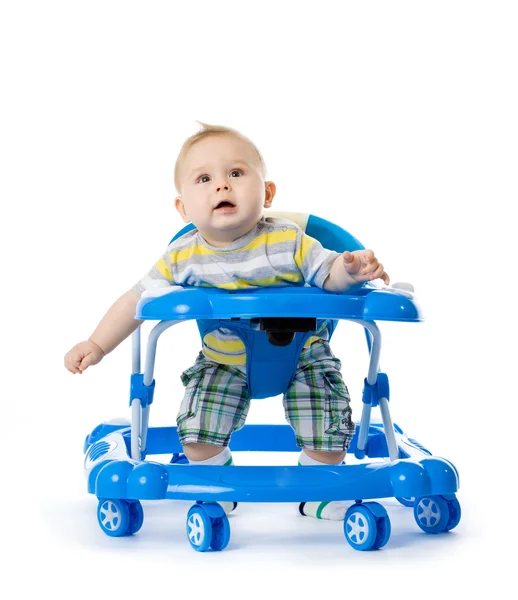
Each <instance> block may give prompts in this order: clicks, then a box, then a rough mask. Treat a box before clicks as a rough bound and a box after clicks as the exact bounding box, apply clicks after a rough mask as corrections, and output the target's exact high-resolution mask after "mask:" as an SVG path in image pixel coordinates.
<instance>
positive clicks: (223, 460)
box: [189, 446, 234, 467]
mask: <svg viewBox="0 0 518 600" xmlns="http://www.w3.org/2000/svg"><path fill="white" fill-rule="evenodd" d="M189 464H190V465H215V466H221V467H226V466H228V465H232V464H234V462H233V460H232V454H231V452H230V448H229V447H228V446H225V447H224V448H223V450H222V451H221V452H220V453H219V454H216V456H212V457H211V458H206V459H205V460H191V459H189Z"/></svg>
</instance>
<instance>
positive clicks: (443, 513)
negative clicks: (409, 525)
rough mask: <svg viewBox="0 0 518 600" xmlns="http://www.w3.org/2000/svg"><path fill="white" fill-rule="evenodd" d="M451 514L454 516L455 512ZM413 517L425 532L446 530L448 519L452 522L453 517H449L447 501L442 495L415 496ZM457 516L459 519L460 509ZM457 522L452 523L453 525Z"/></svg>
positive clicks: (455, 515)
mask: <svg viewBox="0 0 518 600" xmlns="http://www.w3.org/2000/svg"><path fill="white" fill-rule="evenodd" d="M452 516H453V517H454V518H456V517H457V513H455V514H454V515H452ZM414 518H415V520H416V523H417V524H418V525H419V527H420V528H421V529H422V530H423V531H424V532H425V533H441V532H442V531H447V529H446V528H447V526H448V525H449V523H450V521H452V523H454V519H453V518H451V517H450V508H449V506H448V501H447V500H446V499H445V498H444V496H423V497H422V498H417V499H416V501H415V504H414ZM458 518H459V519H460V509H459V511H458ZM457 523H458V520H457ZM457 523H454V524H453V527H454V526H455V525H456V524H457ZM451 528H452V527H451Z"/></svg>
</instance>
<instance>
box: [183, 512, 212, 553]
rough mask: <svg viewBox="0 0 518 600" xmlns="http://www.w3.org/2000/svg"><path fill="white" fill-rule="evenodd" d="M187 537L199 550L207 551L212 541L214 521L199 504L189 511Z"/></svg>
mask: <svg viewBox="0 0 518 600" xmlns="http://www.w3.org/2000/svg"><path fill="white" fill-rule="evenodd" d="M187 539H188V540H189V544H191V546H192V547H193V548H194V549H195V550H196V551H197V552H205V551H206V550H208V549H209V546H210V542H211V541H212V523H211V520H210V517H209V515H208V514H207V512H206V511H205V510H204V509H203V507H202V506H200V505H199V504H195V505H194V506H192V507H191V508H190V510H189V512H188V513H187Z"/></svg>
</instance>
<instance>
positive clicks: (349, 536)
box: [344, 504, 378, 550]
mask: <svg viewBox="0 0 518 600" xmlns="http://www.w3.org/2000/svg"><path fill="white" fill-rule="evenodd" d="M377 533H378V528H377V525H376V518H375V517H374V515H373V514H372V512H371V511H370V510H369V509H368V508H367V507H366V506H362V505H361V504H354V505H353V506H351V507H350V508H349V509H348V511H347V512H346V513H345V519H344V534H345V539H346V540H347V541H348V542H349V544H350V545H351V546H352V547H353V548H354V549H355V550H370V549H371V548H373V547H374V543H375V541H376V536H377Z"/></svg>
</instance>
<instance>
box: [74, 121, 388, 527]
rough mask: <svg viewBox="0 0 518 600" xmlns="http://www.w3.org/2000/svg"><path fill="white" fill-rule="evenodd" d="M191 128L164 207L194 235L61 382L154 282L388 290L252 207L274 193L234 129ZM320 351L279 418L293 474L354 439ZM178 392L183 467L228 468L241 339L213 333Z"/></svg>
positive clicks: (355, 256)
mask: <svg viewBox="0 0 518 600" xmlns="http://www.w3.org/2000/svg"><path fill="white" fill-rule="evenodd" d="M201 125H202V129H201V130H200V131H199V132H197V133H196V134H194V135H193V136H191V137H190V138H188V139H187V140H186V141H185V142H184V144H183V146H182V148H181V150H180V153H179V156H178V159H177V161H176V166H175V185H176V188H177V192H178V194H179V195H178V196H177V198H176V200H175V206H176V209H177V211H178V212H179V213H180V215H181V217H182V219H183V220H184V221H185V222H186V223H189V222H192V223H193V224H194V225H195V227H196V229H193V230H191V231H189V232H188V233H186V234H184V235H183V236H181V237H179V238H177V239H176V240H175V241H174V242H173V243H171V244H170V246H169V247H168V248H167V251H166V253H165V254H164V255H163V256H162V257H160V259H159V260H158V261H157V262H156V263H155V265H154V266H153V267H152V269H151V270H150V271H149V272H148V273H147V274H146V275H145V276H144V277H143V278H142V279H140V281H138V282H137V284H136V285H135V286H134V287H133V288H132V289H130V290H129V291H127V292H126V293H125V294H123V295H122V296H121V297H120V298H119V299H118V300H117V301H116V302H115V303H114V304H113V306H112V307H111V308H110V309H109V310H108V312H107V313H106V315H105V316H104V317H103V319H102V320H101V322H100V323H99V325H98V326H97V328H96V329H95V331H94V332H93V333H92V335H91V336H90V338H89V339H88V340H87V341H84V342H81V343H79V344H77V345H76V346H74V347H73V348H72V349H71V350H70V351H69V352H68V353H67V354H66V356H65V366H66V368H67V369H68V370H69V371H70V372H71V373H79V374H81V373H83V372H84V371H85V370H86V369H87V368H88V367H89V366H91V365H95V364H97V363H98V362H100V361H101V360H102V358H103V357H104V356H105V355H106V354H108V353H109V352H111V351H112V350H113V349H114V348H116V347H117V346H118V345H119V344H120V343H121V342H122V341H123V340H124V339H126V338H127V337H128V336H129V335H130V334H131V333H132V332H133V331H134V330H135V329H136V328H137V327H139V325H140V324H141V321H137V320H135V318H134V315H135V309H136V306H137V303H138V301H139V298H140V296H141V294H142V293H143V292H144V290H146V289H151V288H153V287H157V285H164V284H166V283H165V282H167V283H169V284H172V285H183V286H205V287H207V286H209V287H219V288H222V289H226V290H242V289H247V288H257V287H272V286H273V287H280V286H287V285H297V286H303V285H305V284H309V285H314V286H318V287H320V288H323V289H325V290H327V291H329V292H337V293H340V292H346V291H353V290H355V289H357V288H359V287H361V286H362V284H363V283H365V282H367V281H372V280H374V279H378V278H381V279H383V281H384V282H385V283H386V284H387V285H388V283H389V277H388V275H387V274H386V273H385V271H384V269H383V265H382V264H381V263H379V262H378V260H377V258H376V257H375V255H374V253H373V252H372V250H357V251H355V252H344V253H343V254H339V253H337V252H333V251H330V250H326V249H325V248H323V247H322V245H321V244H320V243H319V242H318V241H317V240H315V239H313V238H311V237H309V236H308V235H306V234H305V233H304V232H303V231H302V230H301V229H300V228H299V227H298V226H297V225H296V224H295V223H293V222H291V221H288V220H285V219H280V218H275V217H264V216H263V208H270V207H271V205H272V202H273V199H274V197H275V192H276V187H275V184H274V183H273V182H272V181H266V168H265V164H264V161H263V159H262V156H261V154H260V153H259V151H258V149H257V148H256V147H255V145H254V144H253V143H252V142H251V141H250V140H249V139H248V138H246V137H245V136H244V135H242V134H241V133H239V132H237V131H235V130H233V129H230V128H227V127H219V126H211V125H205V124H201ZM328 341H329V332H328V330H327V326H326V325H325V324H324V325H323V326H322V327H321V328H320V329H319V330H318V331H316V332H315V334H314V335H312V336H311V337H310V338H309V339H308V340H307V342H306V344H305V346H304V348H303V350H302V352H301V354H300V358H299V363H298V365H297V369H296V373H295V376H294V378H293V381H292V383H291V384H290V387H289V389H288V390H287V391H286V393H285V394H284V400H283V403H284V409H285V414H286V418H287V420H288V422H289V423H290V425H291V426H292V428H293V429H294V431H295V435H296V442H297V445H298V446H299V447H301V448H302V451H301V454H300V458H299V464H300V465H325V464H340V463H341V462H342V461H343V459H344V457H345V454H346V452H347V448H348V446H349V444H350V442H351V439H352V437H353V434H354V429H355V425H354V423H353V421H352V419H351V407H350V397H349V393H348V391H347V387H346V386H345V384H344V382H343V379H342V376H341V373H340V367H341V364H340V361H339V360H338V359H337V358H336V357H335V356H334V355H333V353H332V351H331V348H330V346H329V343H328ZM182 382H183V384H184V385H185V396H184V399H183V401H182V404H181V407H180V411H179V413H178V417H177V424H178V428H177V430H178V437H179V439H180V442H181V444H182V447H183V450H184V452H185V454H186V456H187V458H188V460H189V463H191V464H204V465H230V464H232V456H231V453H230V450H229V448H228V444H229V441H230V436H231V434H232V432H233V431H236V430H237V429H240V428H241V427H242V426H243V425H244V423H245V419H246V416H247V413H248V409H249V406H250V395H249V391H248V386H247V378H246V351H245V346H244V344H243V342H242V341H241V339H240V338H239V337H238V336H237V335H235V334H234V333H233V332H232V331H230V330H228V329H225V328H221V327H220V328H216V329H215V330H214V331H212V332H210V333H208V334H206V335H205V336H204V339H203V349H202V352H200V354H199V356H198V358H197V359H196V362H195V364H194V365H193V366H192V367H191V368H189V369H187V370H186V371H185V372H184V373H183V374H182ZM222 504H223V503H222ZM234 504H235V503H234ZM224 508H225V509H226V510H227V509H229V507H224ZM229 510H230V509H229ZM299 510H300V512H301V514H305V515H311V516H316V517H319V518H330V519H343V518H344V515H345V510H346V506H345V503H339V502H331V503H324V502H322V503H318V502H315V503H305V504H304V503H303V504H301V505H300V507H299Z"/></svg>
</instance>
